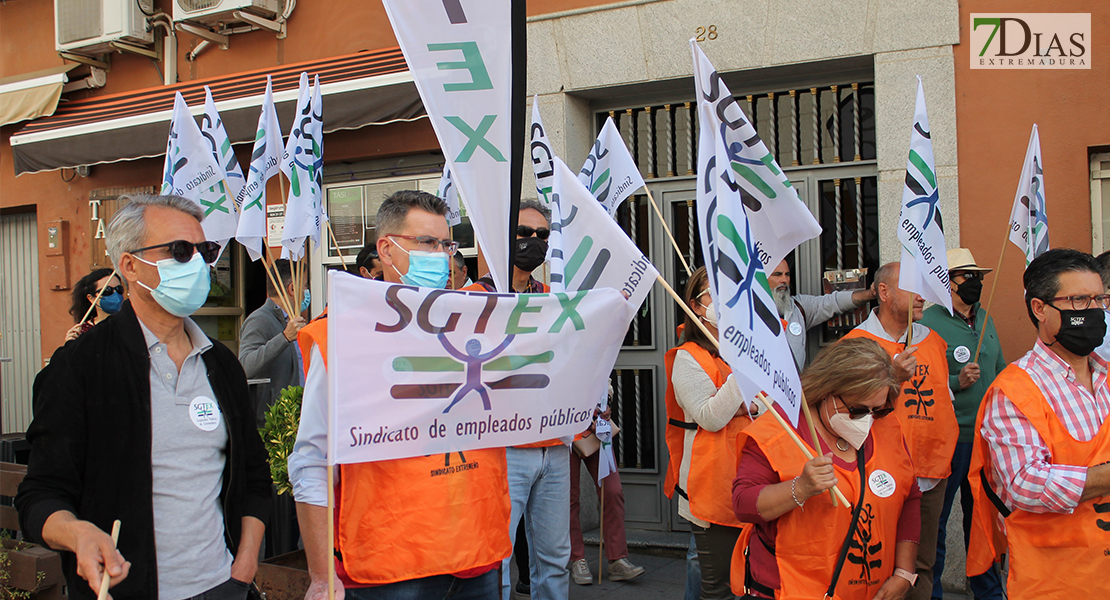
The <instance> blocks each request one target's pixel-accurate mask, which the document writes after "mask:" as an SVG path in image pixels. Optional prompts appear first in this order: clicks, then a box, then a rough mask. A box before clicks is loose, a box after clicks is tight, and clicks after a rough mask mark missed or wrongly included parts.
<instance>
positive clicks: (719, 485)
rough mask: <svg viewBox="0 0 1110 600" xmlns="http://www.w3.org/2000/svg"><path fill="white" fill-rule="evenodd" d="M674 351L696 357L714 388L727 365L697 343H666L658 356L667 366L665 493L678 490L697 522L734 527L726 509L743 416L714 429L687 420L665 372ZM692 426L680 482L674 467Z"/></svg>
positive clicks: (723, 377)
mask: <svg viewBox="0 0 1110 600" xmlns="http://www.w3.org/2000/svg"><path fill="white" fill-rule="evenodd" d="M679 350H685V351H687V352H689V353H690V355H691V356H693V357H694V359H695V360H697V361H698V364H699V365H701V368H702V369H704V370H705V373H706V374H707V375H709V378H710V379H711V380H713V385H715V386H717V388H718V389H720V387H721V386H722V385H724V383H725V380H726V379H728V376H729V374H730V373H732V369H730V368H729V366H728V364H727V363H725V361H723V360H721V359H720V358H719V357H714V356H712V355H711V354H709V352H708V351H707V350H706V349H705V348H702V347H701V346H699V345H697V344H695V343H693V342H686V343H685V344H683V345H681V346H679V347H677V348H671V349H670V350H669V351H668V352H667V354H666V357H665V358H664V359H663V360H664V362H665V364H666V367H667V396H666V399H667V434H666V438H667V451H668V452H669V453H670V462H669V463H668V464H667V478H666V481H665V482H664V483H663V491H664V493H665V494H666V495H667V497H668V498H670V497H672V496H673V495H674V492H676V491H677V492H678V493H679V494H680V495H683V496H685V497H686V499H687V500H688V501H689V502H690V512H691V513H693V515H694V516H695V517H697V518H699V519H701V520H703V521H709V522H710V523H716V524H718V525H727V526H729V527H740V526H741V525H742V523H740V521H739V520H737V518H736V513H735V512H734V511H733V510H732V480H733V479H735V478H736V459H737V449H738V448H739V447H738V446H737V445H736V436H737V435H739V433H740V430H742V429H744V428H745V427H747V426H748V425H749V424H751V422H752V420H751V418H749V417H746V416H745V417H733V419H732V420H731V421H729V422H728V425H725V427H724V428H723V429H721V430H720V431H707V430H705V429H702V428H701V427H698V425H697V423H694V422H693V421H689V420H687V418H686V413H685V412H684V411H683V410H682V408H681V407H680V406H679V405H678V400H677V399H676V398H675V393H674V385H672V384H671V373H672V372H673V371H674V357H675V355H677V354H678V351H679ZM691 429H696V430H697V433H696V434H694V445H693V447H692V448H691V450H690V452H691V454H692V455H691V457H690V473H689V476H688V477H687V478H686V487H687V488H688V489H686V490H683V489H682V488H681V487H680V486H679V469H680V468H681V466H682V452H683V448H684V446H683V438H684V437H685V433H686V431H688V430H691Z"/></svg>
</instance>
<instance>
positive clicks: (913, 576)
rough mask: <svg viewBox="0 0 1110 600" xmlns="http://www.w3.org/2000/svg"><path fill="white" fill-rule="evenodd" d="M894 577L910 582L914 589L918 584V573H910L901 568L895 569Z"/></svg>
mask: <svg viewBox="0 0 1110 600" xmlns="http://www.w3.org/2000/svg"><path fill="white" fill-rule="evenodd" d="M894 575H895V576H897V577H901V578H902V579H905V580H906V581H908V582H910V587H913V586H914V584H916V583H917V573H910V572H909V571H907V570H905V569H902V568H900V567H896V568H895V569H894Z"/></svg>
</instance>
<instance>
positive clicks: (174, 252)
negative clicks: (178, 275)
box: [129, 240, 220, 264]
mask: <svg viewBox="0 0 1110 600" xmlns="http://www.w3.org/2000/svg"><path fill="white" fill-rule="evenodd" d="M155 248H169V250H170V256H172V257H173V259H174V260H176V261H177V262H182V263H187V262H189V261H190V260H192V259H193V248H196V251H197V252H200V256H201V258H203V259H204V262H206V263H208V264H212V263H214V262H216V257H217V256H219V255H220V244H219V243H217V242H197V243H195V244H194V243H193V242H187V241H185V240H174V241H172V242H166V243H165V244H155V245H153V246H147V247H146V248H136V249H134V250H130V251H129V252H130V253H131V254H138V253H139V252H143V251H145V250H154V249H155Z"/></svg>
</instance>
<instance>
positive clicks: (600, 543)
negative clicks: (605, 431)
mask: <svg viewBox="0 0 1110 600" xmlns="http://www.w3.org/2000/svg"><path fill="white" fill-rule="evenodd" d="M600 459H601V457H600V456H599V457H598V460H600ZM598 505H599V506H600V507H601V509H600V512H601V514H600V516H598V525H597V584H598V585H601V566H602V565H604V564H605V555H604V554H603V549H604V548H605V485H604V484H603V485H602V486H601V495H600V496H599V497H598Z"/></svg>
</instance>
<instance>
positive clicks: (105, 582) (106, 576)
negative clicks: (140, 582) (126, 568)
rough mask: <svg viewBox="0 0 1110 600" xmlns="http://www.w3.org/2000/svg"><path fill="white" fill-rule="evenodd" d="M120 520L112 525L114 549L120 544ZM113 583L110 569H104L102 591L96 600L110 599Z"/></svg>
mask: <svg viewBox="0 0 1110 600" xmlns="http://www.w3.org/2000/svg"><path fill="white" fill-rule="evenodd" d="M119 526H120V522H119V519H116V521H115V523H112V547H113V548H115V547H116V544H117V543H118V542H119ZM111 582H112V576H111V575H109V574H108V569H107V568H105V569H104V575H103V576H102V577H101V578H100V591H99V592H98V593H97V595H96V600H104V599H105V598H107V597H108V584H109V583H111Z"/></svg>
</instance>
